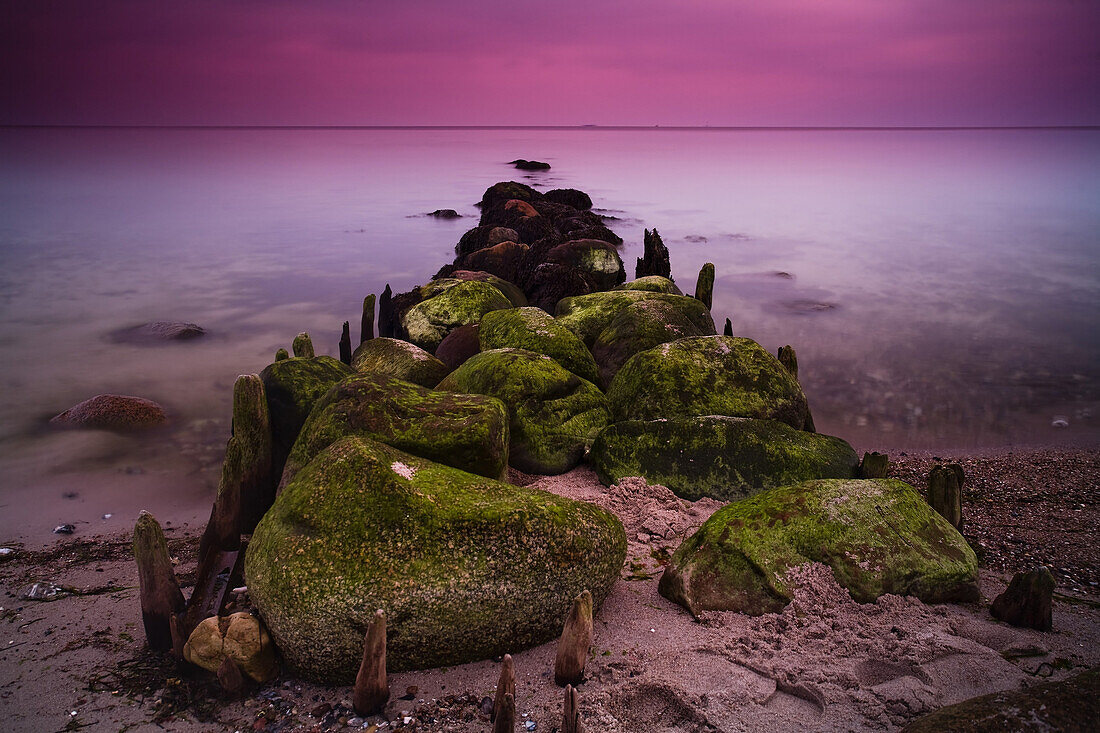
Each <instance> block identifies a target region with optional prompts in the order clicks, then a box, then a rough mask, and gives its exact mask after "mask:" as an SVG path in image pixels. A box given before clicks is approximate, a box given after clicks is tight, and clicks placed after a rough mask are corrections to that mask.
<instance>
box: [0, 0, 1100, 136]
mask: <svg viewBox="0 0 1100 733" xmlns="http://www.w3.org/2000/svg"><path fill="white" fill-rule="evenodd" d="M0 18H2V22H0V123H9V124H10V123H18V124H43V123H126V124H129V123H136V124H306V125H310V124H338V125H341V124H352V125H354V124H363V125H391V124H392V125H449V124H453V125H578V124H601V125H653V124H660V125H706V124H709V125H715V126H717V125H957V124H962V125H1031V124H1039V125H1043V124H1092V125H1095V124H1100V40H1098V39H1100V2H1095V1H1094V0H915V1H911V2H910V1H906V0H843V1H840V2H829V1H828V0H767V1H765V0H753V1H751V2H737V1H735V0H664V1H661V2H658V1H656V0H585V1H584V2H580V1H578V0H555V1H546V0H543V1H540V2H535V0H510V1H505V0H488V1H485V2H456V1H455V0H392V1H391V0H363V1H361V2H352V1H351V0H347V1H335V0H332V1H329V0H311V1H307V0H300V1H298V0H296V1H294V2H289V1H286V2H284V1H281V0H265V1H263V2H261V1H259V0H217V1H210V0H185V1H183V2H160V1H155V0H94V1H93V0H66V1H61V2H57V1H54V0H29V1H27V2H15V1H13V0H7V2H5V3H4V10H3V11H2V14H0Z"/></svg>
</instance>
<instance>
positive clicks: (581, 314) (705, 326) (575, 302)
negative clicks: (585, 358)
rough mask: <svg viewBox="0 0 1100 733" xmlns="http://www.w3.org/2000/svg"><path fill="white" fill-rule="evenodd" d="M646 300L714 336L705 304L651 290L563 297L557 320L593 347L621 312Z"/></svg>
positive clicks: (614, 291)
mask: <svg viewBox="0 0 1100 733" xmlns="http://www.w3.org/2000/svg"><path fill="white" fill-rule="evenodd" d="M643 300H657V301H664V302H666V303H669V304H670V305H672V306H674V307H675V308H676V309H678V310H680V311H681V312H682V313H683V314H684V315H686V316H687V318H688V319H689V320H690V321H691V322H692V323H693V324H694V325H695V327H696V328H698V329H700V330H701V331H702V332H704V333H714V321H713V319H711V316H710V312H709V311H708V310H707V309H706V308H705V307H704V306H703V305H702V303H700V302H699V301H697V300H695V299H694V298H688V297H685V296H682V295H669V294H668V293H660V292H653V291H650V290H609V291H606V292H599V293H590V294H586V295H580V296H576V297H570V298H564V299H562V300H561V301H559V302H558V305H557V308H556V313H555V317H556V318H557V320H558V322H559V323H561V324H562V325H563V326H565V327H566V328H568V329H569V330H570V331H572V332H573V333H575V334H577V336H578V337H580V339H581V341H583V342H584V343H585V344H586V345H588V346H593V345H594V344H595V343H596V339H597V338H599V336H600V334H601V333H603V331H604V329H606V328H607V327H608V326H610V325H611V322H612V321H613V320H615V317H616V316H618V315H619V313H621V312H622V311H623V310H625V309H626V308H629V307H630V306H632V305H634V304H635V303H638V302H640V301H643Z"/></svg>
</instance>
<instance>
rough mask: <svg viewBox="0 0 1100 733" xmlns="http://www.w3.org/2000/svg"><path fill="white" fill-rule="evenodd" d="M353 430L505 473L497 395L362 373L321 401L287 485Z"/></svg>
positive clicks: (479, 470)
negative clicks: (433, 387) (441, 388)
mask: <svg viewBox="0 0 1100 733" xmlns="http://www.w3.org/2000/svg"><path fill="white" fill-rule="evenodd" d="M348 435H357V436H360V437H364V438H370V439H372V440H377V441H379V442H382V443H385V444H387V445H390V446H393V447H395V448H399V449H401V450H404V451H407V452H409V453H412V454H414V455H417V456H420V457H422V458H427V459H429V460H433V461H438V462H440V463H442V464H445V465H448V466H453V467H455V468H460V469H462V470H464V471H469V472H470V473H476V474H478V475H481V476H488V477H490V478H500V477H501V476H502V475H504V473H505V472H506V469H507V465H508V412H507V410H505V408H504V405H503V404H501V403H500V401H499V400H496V399H493V398H492V397H486V396H484V395H464V394H453V393H450V392H436V391H433V390H430V389H426V388H424V387H420V386H418V385H415V384H410V383H409V382H403V381H401V380H399V379H394V378H392V377H385V376H380V375H377V374H356V375H354V376H352V377H349V378H348V379H345V380H344V381H342V382H340V383H339V384H338V385H336V386H335V387H333V388H332V389H331V390H329V391H328V393H327V394H326V395H325V396H324V397H322V398H321V399H320V400H318V402H317V404H316V405H315V406H314V408H313V411H312V412H310V414H309V418H308V419H307V420H306V422H305V425H303V426H302V431H301V433H300V435H299V436H298V440H297V441H296V442H295V443H294V447H293V448H292V449H291V451H290V456H289V458H287V462H286V468H285V470H284V473H283V478H282V482H281V484H282V485H283V486H285V485H286V484H287V483H288V482H289V481H290V480H292V479H293V478H294V475H295V474H296V473H297V472H298V471H300V470H301V469H302V468H304V467H305V466H306V465H307V464H308V463H309V462H310V461H311V460H313V458H314V457H315V456H316V455H317V454H318V453H320V452H321V451H322V450H324V449H325V448H327V447H328V446H330V445H332V444H333V443H335V442H336V441H338V440H340V439H341V438H344V437H346V436H348Z"/></svg>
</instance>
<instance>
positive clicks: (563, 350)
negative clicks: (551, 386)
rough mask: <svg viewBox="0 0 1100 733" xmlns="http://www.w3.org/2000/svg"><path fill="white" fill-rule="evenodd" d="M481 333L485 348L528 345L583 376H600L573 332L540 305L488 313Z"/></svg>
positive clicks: (524, 346)
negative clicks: (539, 306)
mask: <svg viewBox="0 0 1100 733" xmlns="http://www.w3.org/2000/svg"><path fill="white" fill-rule="evenodd" d="M478 337H479V339H480V341H481V349H482V350H483V351H491V350H493V349H506V348H515V349H527V350H528V351H533V352H535V353H536V354H545V355H547V356H549V357H550V358H551V359H553V360H554V361H556V362H558V363H559V364H561V365H562V366H563V367H565V368H566V369H568V370H569V371H571V372H573V373H574V374H576V375H577V376H578V377H581V378H582V379H587V380H588V381H590V382H593V383H595V382H596V380H597V379H599V373H598V372H597V370H596V362H595V361H594V360H593V359H592V354H590V353H589V352H588V349H587V348H585V345H584V344H583V343H581V340H580V339H578V338H577V337H576V336H575V335H573V332H572V331H570V330H569V329H567V328H565V327H564V326H561V325H559V324H558V323H556V322H555V321H554V319H553V318H552V317H551V316H550V315H549V314H547V313H546V311H544V310H541V309H539V308H513V309H511V310H501V311H493V312H492V313H486V314H485V317H484V318H482V320H481V325H480V329H479V331H478Z"/></svg>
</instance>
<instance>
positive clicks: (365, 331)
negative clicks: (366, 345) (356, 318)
mask: <svg viewBox="0 0 1100 733" xmlns="http://www.w3.org/2000/svg"><path fill="white" fill-rule="evenodd" d="M372 338H374V293H371V294H370V295H368V296H367V297H365V298H363V320H362V321H361V322H360V323H359V343H360V344H362V343H363V342H364V341H370V340H371V339H372Z"/></svg>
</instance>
